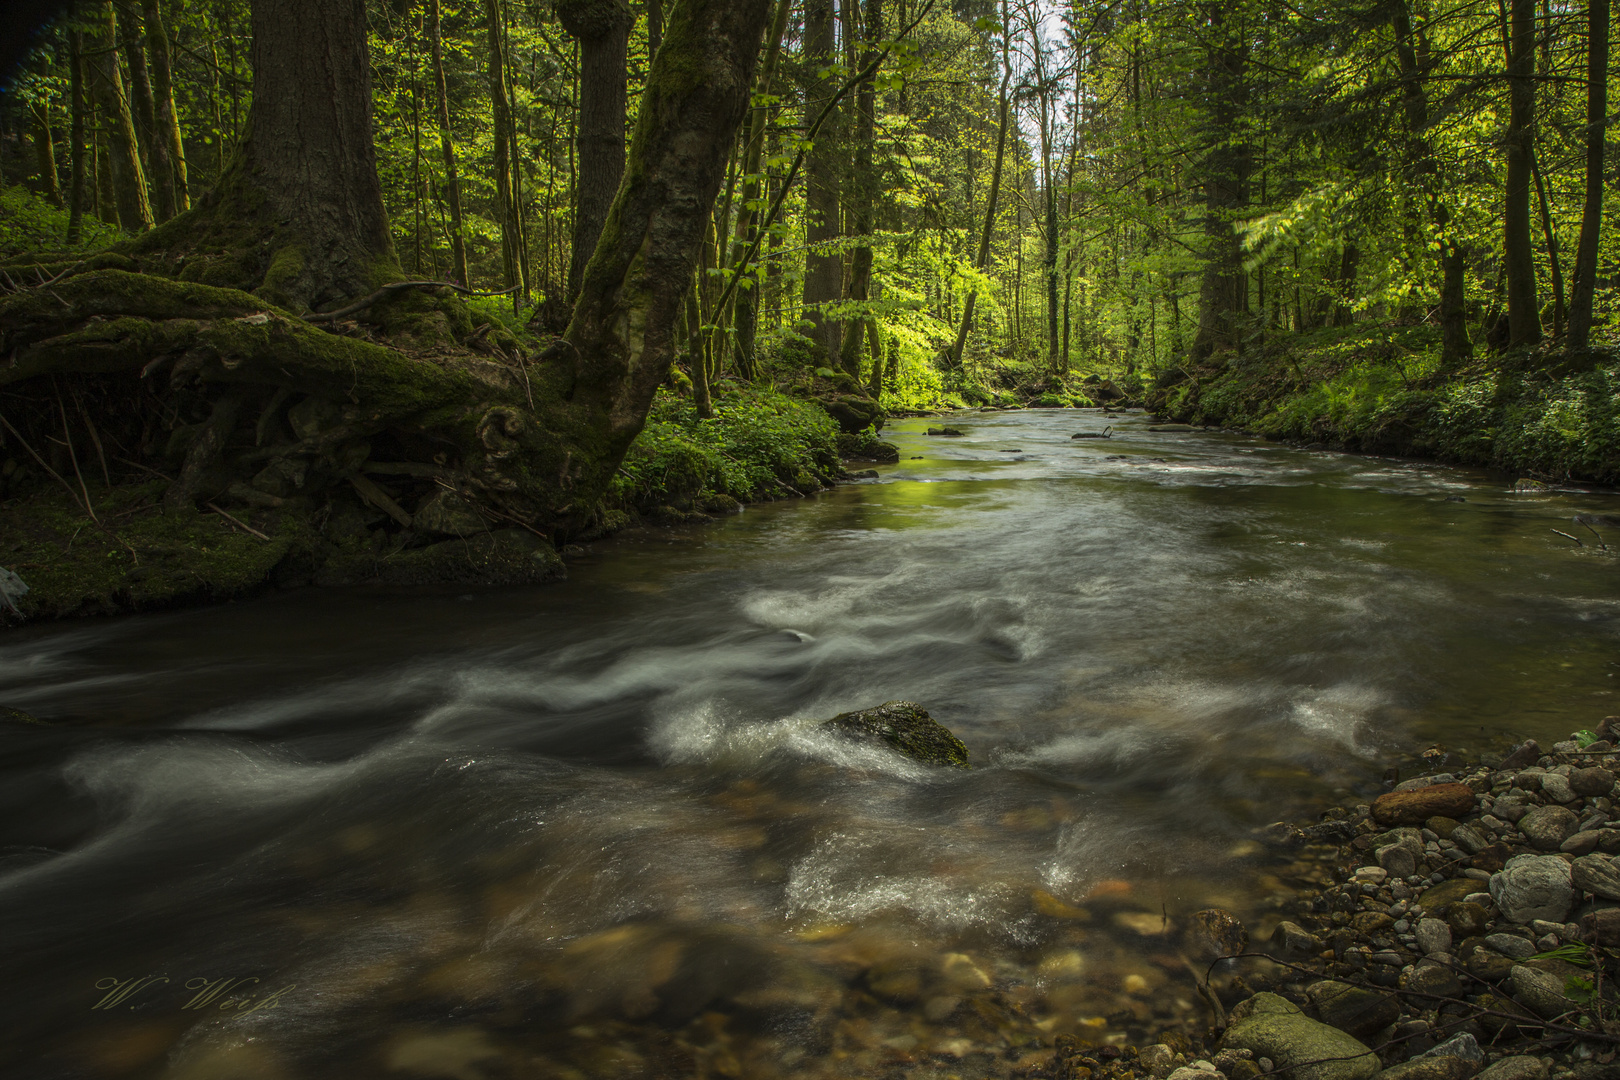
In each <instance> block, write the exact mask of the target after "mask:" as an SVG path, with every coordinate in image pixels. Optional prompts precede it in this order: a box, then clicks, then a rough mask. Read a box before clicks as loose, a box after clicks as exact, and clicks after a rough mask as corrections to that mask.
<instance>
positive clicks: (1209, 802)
mask: <svg viewBox="0 0 1620 1080" xmlns="http://www.w3.org/2000/svg"><path fill="white" fill-rule="evenodd" d="M934 422H935V423H938V421H934ZM950 422H951V423H953V424H955V425H956V426H958V427H961V428H962V429H964V430H965V431H966V432H967V435H966V437H963V438H955V439H946V438H935V437H928V436H926V435H925V434H924V429H925V427H926V426H927V424H928V421H925V420H908V421H901V422H898V423H895V424H893V425H892V426H891V428H890V429H889V431H888V432H886V436H887V437H889V438H891V439H893V441H894V442H895V443H896V444H897V445H899V447H900V449H901V455H902V460H901V462H900V463H899V464H898V465H895V466H890V467H885V468H883V469H881V470H880V472H881V473H882V476H881V477H880V478H879V479H878V480H877V481H867V482H862V483H859V484H853V485H848V486H843V487H840V488H839V489H837V490H836V491H832V492H828V493H824V494H822V495H820V496H818V497H816V498H814V499H810V500H802V501H795V502H791V503H779V504H773V505H765V506H755V507H750V508H748V510H747V511H746V512H745V513H743V514H741V515H739V516H736V517H733V518H730V519H727V520H725V521H722V522H718V523H716V524H713V525H708V526H702V527H697V528H693V529H690V530H680V531H674V532H670V531H657V532H649V533H647V534H644V535H634V536H626V537H622V538H619V539H616V540H612V541H606V542H601V543H598V544H596V545H594V547H593V549H592V550H591V551H589V552H587V553H586V554H585V555H584V556H581V557H578V558H575V559H574V560H572V564H571V566H570V578H569V580H568V581H567V582H563V583H558V584H554V585H549V586H545V587H540V588H533V589H514V590H503V591H481V592H473V593H466V592H458V591H455V590H445V591H440V592H431V591H430V592H421V591H413V592H403V591H401V592H390V591H380V590H351V591H320V590H307V591H302V592H295V593H288V594H281V595H276V596H271V597H267V598H264V599H260V600H255V601H252V602H248V603H241V604H235V605H230V606H223V607H217V608H213V609H209V610H200V611H188V612H182V613H172V614H156V615H143V616H138V617H132V618H125V619H117V620H108V621H97V622H86V623H78V624H74V623H66V624H61V625H56V626H48V627H39V628H30V629H24V630H14V631H10V632H8V635H7V636H5V637H3V638H0V703H3V704H7V705H10V706H13V707H16V708H20V709H25V710H27V711H29V712H31V713H33V714H35V715H37V716H38V717H40V718H42V719H44V720H47V721H50V722H51V724H50V726H33V725H24V724H7V725H5V726H4V727H3V728H0V736H3V739H4V742H3V744H0V745H3V747H4V751H5V753H4V756H3V758H0V777H3V781H0V845H4V846H3V848H0V945H3V949H0V987H3V989H0V1006H3V1013H0V1016H3V1021H0V1071H3V1072H4V1074H5V1075H6V1076H8V1077H81V1076H82V1077H135V1076H152V1077H158V1076H174V1077H183V1078H187V1080H200V1078H211V1077H220V1078H224V1077H268V1078H282V1077H285V1078H295V1077H329V1076H330V1077H351V1076H379V1077H382V1076H398V1077H412V1076H416V1077H433V1076H444V1077H454V1078H457V1080H480V1078H482V1080H497V1078H500V1077H509V1076H510V1077H529V1076H537V1077H551V1076H558V1077H619V1076H627V1077H628V1076H685V1075H707V1076H829V1077H834V1076H876V1075H885V1076H887V1075H897V1076H898V1075H905V1076H919V1077H920V1076H947V1075H957V1076H991V1075H996V1076H999V1075H1013V1074H1016V1073H1017V1072H1018V1070H1020V1069H1024V1068H1027V1067H1029V1066H1030V1065H1032V1064H1033V1063H1035V1062H1037V1061H1038V1060H1040V1055H1041V1054H1042V1049H1041V1043H1042V1041H1043V1040H1044V1042H1045V1044H1046V1045H1048V1046H1049V1045H1050V1040H1051V1037H1052V1036H1054V1035H1055V1034H1062V1033H1066V1032H1068V1033H1077V1034H1080V1035H1083V1036H1085V1037H1089V1038H1093V1039H1097V1040H1115V1041H1118V1040H1123V1039H1131V1040H1138V1039H1142V1038H1147V1037H1151V1036H1152V1035H1153V1034H1154V1033H1155V1032H1159V1031H1162V1030H1165V1029H1168V1028H1173V1027H1175V1026H1176V1025H1178V1024H1200V1023H1204V1022H1207V1017H1206V1014H1205V1013H1204V1012H1203V1008H1204V1006H1203V1005H1202V1003H1201V1002H1200V1000H1199V998H1198V996H1197V994H1196V993H1195V992H1194V989H1193V979H1192V976H1191V975H1190V974H1189V971H1190V970H1191V968H1190V967H1189V963H1190V962H1191V961H1193V960H1195V959H1198V958H1197V957H1195V955H1194V952H1195V950H1193V947H1192V946H1191V945H1190V944H1189V939H1188V938H1187V937H1186V936H1185V934H1184V930H1185V928H1186V927H1187V925H1188V919H1187V917H1188V915H1189V914H1191V913H1192V912H1195V911H1198V910H1200V909H1204V908H1208V907H1210V906H1220V907H1224V908H1228V909H1230V910H1231V911H1233V912H1235V913H1237V914H1238V915H1239V916H1240V917H1241V918H1243V919H1244V920H1245V922H1247V923H1248V924H1249V926H1250V928H1251V930H1253V931H1255V934H1256V937H1257V938H1261V939H1263V937H1264V933H1265V931H1266V930H1267V929H1268V928H1269V926H1270V925H1271V924H1273V923H1274V922H1275V920H1276V919H1277V918H1278V914H1277V909H1278V907H1279V906H1280V905H1281V904H1282V903H1283V902H1284V901H1285V898H1286V896H1287V894H1288V889H1289V887H1290V886H1291V885H1294V884H1299V877H1298V875H1300V874H1306V880H1308V873H1306V871H1305V870H1302V868H1301V864H1299V863H1290V862H1289V861H1288V858H1289V857H1288V856H1284V855H1278V854H1274V853H1271V852H1268V851H1267V849H1266V848H1265V847H1263V846H1262V844H1260V843H1258V842H1256V840H1255V838H1254V837H1255V834H1256V830H1257V829H1259V828H1260V827H1262V826H1264V825H1265V824H1267V823H1269V822H1272V821H1275V820H1278V819H1281V818H1291V819H1301V818H1306V817H1309V816H1310V815H1313V814H1314V813H1315V812H1317V811H1319V810H1321V809H1322V808H1323V807H1325V806H1329V805H1332V804H1338V803H1349V802H1355V801H1358V799H1359V800H1365V799H1366V798H1367V797H1369V796H1371V795H1373V794H1376V792H1377V791H1378V790H1379V783H1380V780H1381V779H1382V777H1383V774H1384V770H1385V768H1386V767H1387V766H1388V765H1389V764H1390V763H1391V762H1393V761H1397V760H1401V761H1405V762H1407V763H1408V767H1409V765H1410V762H1411V761H1412V760H1413V758H1412V755H1413V754H1414V753H1415V752H1417V751H1419V750H1422V749H1424V748H1426V747H1428V746H1430V744H1433V743H1440V744H1443V746H1444V747H1445V748H1446V749H1447V750H1448V751H1450V752H1452V753H1454V754H1463V755H1466V754H1473V753H1477V752H1484V751H1488V750H1492V749H1499V748H1501V747H1502V746H1504V745H1506V744H1507V743H1508V742H1509V740H1511V739H1516V738H1521V737H1525V736H1534V737H1536V738H1539V739H1542V740H1543V741H1546V740H1548V739H1556V738H1559V737H1562V736H1563V735H1565V734H1566V733H1567V732H1569V731H1570V730H1572V729H1575V728H1579V727H1587V726H1591V725H1592V724H1594V723H1595V722H1596V721H1597V720H1598V719H1599V718H1601V717H1602V716H1603V715H1605V714H1606V713H1608V712H1610V711H1616V712H1620V709H1616V708H1614V702H1613V700H1612V695H1613V691H1614V687H1615V681H1616V674H1617V673H1620V666H1617V665H1616V660H1617V659H1620V657H1617V654H1616V648H1615V646H1616V637H1617V633H1620V622H1617V618H1620V587H1617V581H1616V573H1615V571H1616V563H1615V562H1614V560H1613V558H1611V557H1610V556H1609V555H1607V554H1605V553H1603V552H1601V551H1599V550H1598V549H1597V547H1596V538H1594V537H1593V536H1592V535H1591V534H1590V533H1589V532H1588V531H1587V530H1585V529H1582V528H1580V527H1578V526H1576V525H1574V524H1571V523H1570V518H1571V516H1572V515H1573V514H1576V513H1583V512H1585V513H1602V512H1605V511H1609V510H1613V509H1614V503H1615V499H1614V497H1613V496H1612V495H1608V494H1602V493H1583V492H1573V491H1534V492H1514V491H1512V490H1511V489H1510V484H1509V483H1508V482H1507V481H1506V480H1504V479H1503V478H1501V477H1496V478H1491V477H1488V476H1486V475H1485V474H1483V473H1477V472H1469V471H1462V470H1455V469H1449V468H1443V467H1439V466H1433V465H1424V464H1414V463H1408V462H1398V461H1389V460H1376V459H1366V458H1360V457H1354V456H1348V455H1339V454H1331V453H1313V452H1306V451H1300V450H1293V449H1288V448H1284V447H1279V446H1274V445H1269V444H1266V443H1263V442H1260V441H1257V440H1253V439H1249V438H1244V437H1240V436H1235V435H1220V434H1201V433H1193V434H1185V433H1176V434H1173V433H1153V432H1149V431H1148V430H1147V427H1148V422H1147V421H1146V420H1145V419H1144V418H1143V417H1142V416H1141V415H1140V414H1133V415H1132V416H1130V417H1122V418H1115V419H1112V420H1111V421H1108V420H1106V419H1105V418H1103V417H1101V416H1099V415H1098V414H1096V413H1074V412H1057V411H1051V412H1024V413H984V414H979V415H968V416H963V417H959V418H953V419H952V420H951V421H950ZM1108 422H1111V423H1112V424H1113V438H1111V439H1107V440H1103V439H1093V440H1071V439H1070V438H1069V436H1070V435H1071V434H1072V433H1074V432H1076V431H1082V430H1083V431H1101V430H1102V428H1103V425H1104V424H1105V423H1108ZM1554 528H1562V529H1563V530H1564V531H1566V532H1578V533H1581V534H1582V535H1583V536H1585V537H1586V539H1587V540H1588V545H1587V546H1585V547H1580V548H1577V547H1576V546H1575V545H1574V544H1573V543H1571V542H1570V541H1569V540H1567V539H1565V538H1563V537H1561V536H1558V535H1556V534H1554V533H1553V532H1552V531H1551V530H1552V529H1554ZM1615 540H1616V541H1617V542H1620V535H1616V536H1615ZM897 698H903V699H909V700H913V701H916V702H919V703H921V704H923V705H924V706H925V707H926V708H928V709H929V710H930V711H931V712H932V713H933V715H934V716H935V717H936V718H937V719H939V720H940V721H941V722H943V723H944V724H946V725H947V726H949V727H950V728H952V729H953V730H954V731H955V732H956V733H957V734H958V735H960V736H961V738H962V739H963V741H964V742H965V743H966V744H967V746H968V747H969V750H970V752H971V755H972V759H973V761H974V766H975V767H974V768H973V769H971V770H968V771H963V770H945V769H934V768H929V767H925V766H922V765H918V764H915V763H913V762H911V761H909V760H906V759H903V758H900V757H898V756H896V755H894V754H892V753H891V752H889V751H888V750H886V749H883V748H881V747H877V746H870V745H865V744H860V743H853V742H847V741H843V740H841V739H840V738H837V737H834V736H831V735H829V734H828V733H826V732H825V731H823V730H821V729H820V728H819V727H818V726H817V721H818V720H821V719H825V718H827V717H830V716H832V715H834V714H836V713H839V712H841V711H844V710H849V709H856V708H862V707H866V706H871V705H876V704H879V703H881V702H883V701H887V700H891V699H897ZM1290 875H1294V876H1290ZM1199 962H1200V963H1201V960H1200V961H1199ZM1046 1053H1048V1054H1049V1051H1046Z"/></svg>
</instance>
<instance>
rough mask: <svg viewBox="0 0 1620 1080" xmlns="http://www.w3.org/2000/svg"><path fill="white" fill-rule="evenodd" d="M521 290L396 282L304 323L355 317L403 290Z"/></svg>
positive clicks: (483, 293) (305, 318) (447, 283)
mask: <svg viewBox="0 0 1620 1080" xmlns="http://www.w3.org/2000/svg"><path fill="white" fill-rule="evenodd" d="M519 288H520V286H517V285H514V286H512V287H511V288H510V289H502V290H500V291H499V292H474V291H473V290H472V289H469V288H467V287H466V286H464V285H457V284H456V283H455V282H453V281H395V282H391V283H390V284H387V285H384V286H383V287H382V288H380V289H378V290H377V291H376V292H374V293H372V294H371V295H370V296H364V297H361V298H360V299H359V300H356V301H355V302H354V303H352V304H349V305H347V306H345V307H340V308H338V309H337V310H336V311H317V312H314V313H312V314H309V315H305V316H304V321H305V322H331V321H332V320H333V319H341V318H342V317H343V316H345V315H353V314H354V313H355V312H357V311H364V310H365V309H366V308H368V307H370V306H371V305H372V304H375V303H376V302H377V301H379V300H381V299H383V298H384V297H385V296H387V295H388V294H389V293H395V292H399V291H400V290H401V289H454V290H456V292H459V293H466V294H467V295H468V296H505V295H506V294H507V293H511V292H516V291H517V290H518V289H519Z"/></svg>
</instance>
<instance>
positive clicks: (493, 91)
mask: <svg viewBox="0 0 1620 1080" xmlns="http://www.w3.org/2000/svg"><path fill="white" fill-rule="evenodd" d="M484 13H485V16H486V17H487V18H488V20H489V100H490V108H491V118H492V120H493V127H494V129H495V130H494V139H495V221H496V222H497V223H498V224H499V225H500V229H501V270H502V275H503V277H502V281H501V284H502V285H503V286H505V287H506V288H508V289H510V288H511V287H512V286H514V285H517V284H519V281H518V278H519V273H518V258H517V240H518V238H517V223H516V222H515V221H514V220H513V214H512V166H511V162H510V160H509V158H508V156H507V153H508V150H509V148H510V146H509V144H510V133H509V132H508V130H507V129H508V127H509V126H510V124H511V110H510V108H509V106H508V103H507V99H506V50H505V49H504V48H503V47H502V46H503V43H502V40H501V2H500V0H485V3H484Z"/></svg>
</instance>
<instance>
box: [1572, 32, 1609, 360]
mask: <svg viewBox="0 0 1620 1080" xmlns="http://www.w3.org/2000/svg"><path fill="white" fill-rule="evenodd" d="M1608 111H1609V0H1587V5H1586V202H1585V205H1584V206H1583V207H1582V210H1581V238H1580V242H1579V244H1578V245H1577V247H1576V249H1575V280H1574V283H1573V285H1572V286H1571V288H1570V297H1569V348H1570V351H1571V352H1580V351H1584V350H1585V349H1586V348H1587V347H1588V346H1589V345H1590V343H1591V338H1592V301H1593V297H1594V295H1595V294H1596V292H1597V260H1598V237H1599V230H1600V226H1601V224H1602V220H1603V158H1604V155H1605V154H1606V152H1607V150H1608V145H1607V144H1608V139H1607V138H1606V136H1605V133H1604V125H1606V124H1607V123H1608Z"/></svg>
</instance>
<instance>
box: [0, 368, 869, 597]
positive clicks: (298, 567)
mask: <svg viewBox="0 0 1620 1080" xmlns="http://www.w3.org/2000/svg"><path fill="white" fill-rule="evenodd" d="M714 411H715V415H714V417H713V418H712V419H709V420H701V419H699V417H698V415H697V413H696V410H695V408H694V407H693V405H692V403H691V402H690V400H688V399H686V398H683V397H680V396H677V395H675V394H670V393H661V394H660V396H659V398H658V400H657V401H656V402H655V404H654V407H653V411H652V414H651V415H650V417H649V419H648V423H647V426H646V428H645V429H644V430H643V432H642V434H641V436H640V437H639V438H638V439H637V440H636V442H635V443H634V444H633V445H632V447H631V450H630V452H629V454H628V455H627V456H626V459H625V461H624V463H623V464H622V465H621V466H620V468H619V472H618V475H617V476H616V477H615V479H614V482H613V484H612V486H611V488H610V490H609V492H608V494H607V497H606V498H605V499H604V500H603V502H602V504H601V507H600V509H599V511H598V515H597V519H596V522H595V524H594V525H592V526H591V527H590V528H589V529H588V530H587V531H586V532H585V533H583V534H582V535H580V536H577V537H567V538H562V539H563V543H562V545H561V546H563V549H564V550H563V551H562V552H559V551H558V550H557V547H556V546H554V544H553V538H552V537H549V536H546V535H542V534H540V533H537V532H535V531H534V530H532V529H527V528H523V527H518V523H516V522H513V521H503V520H499V519H496V518H492V517H490V516H489V515H488V514H487V513H480V512H479V510H478V509H477V508H476V507H473V506H471V505H456V504H455V503H454V501H453V500H452V499H451V498H448V497H446V496H445V495H444V494H443V493H441V492H439V491H437V490H436V489H430V490H429V493H428V494H427V495H426V496H425V497H422V498H419V499H412V498H411V497H410V495H409V494H408V493H407V492H406V491H405V490H404V489H403V488H402V487H401V482H404V484H406V485H407V486H409V485H410V484H412V483H413V481H415V482H417V483H419V482H420V478H418V477H415V476H414V474H396V473H395V472H392V471H390V469H389V466H388V465H387V464H386V463H374V462H369V461H367V462H361V463H358V464H357V466H356V468H355V469H354V470H353V475H352V476H351V477H349V478H348V479H347V482H344V481H345V478H344V477H341V476H340V477H325V478H319V479H321V480H322V481H323V482H322V483H320V484H316V483H315V482H314V481H315V480H316V479H317V478H315V477H310V478H308V480H307V482H306V485H298V486H291V487H289V489H288V490H287V491H286V492H285V493H284V495H283V496H269V495H264V494H263V493H258V492H249V493H245V494H246V496H249V497H250V496H254V495H258V496H260V497H259V498H258V499H257V500H256V501H254V502H244V501H243V499H241V498H237V499H227V498H226V497H225V496H221V497H220V502H225V503H226V504H227V506H228V508H227V507H222V506H220V505H219V504H218V503H214V502H210V503H208V504H207V505H206V506H205V507H204V508H202V509H200V510H196V511H191V510H174V509H172V508H165V507H163V505H162V500H163V495H164V492H165V491H166V490H167V488H168V486H169V484H170V482H171V481H170V478H169V477H168V476H165V475H163V474H160V473H157V472H156V471H154V470H152V469H150V468H137V469H136V471H134V472H131V471H130V469H129V468H123V469H122V472H115V471H108V472H107V473H105V474H100V475H98V473H97V472H96V471H90V472H89V473H88V474H86V473H85V472H84V470H83V469H81V470H78V471H77V472H75V471H74V467H76V466H77V465H78V464H79V463H78V462H77V461H76V460H75V461H73V462H72V463H71V464H69V463H59V464H60V466H61V467H60V469H58V470H57V471H58V474H59V475H60V474H61V473H62V472H66V473H67V475H69V476H74V477H75V479H77V480H78V483H79V491H78V492H77V493H75V492H73V491H71V490H68V489H67V487H66V486H64V485H60V484H52V483H46V482H44V478H43V475H34V476H32V477H30V476H29V475H28V474H27V470H26V468H25V464H24V461H23V455H22V454H21V453H20V452H17V453H15V454H13V455H12V457H9V458H7V459H6V464H7V466H8V468H7V470H6V473H5V478H6V480H7V481H8V483H7V485H6V487H7V488H9V489H10V491H11V492H14V493H15V494H13V496H12V497H11V498H8V499H6V500H4V501H0V534H4V536H5V537H6V539H5V541H4V542H3V543H0V567H4V568H6V569H7V570H10V571H11V572H12V573H14V574H16V575H17V576H18V578H20V580H21V581H22V582H23V584H24V585H25V586H26V589H27V591H26V593H23V594H22V595H19V596H17V597H15V598H14V603H15V609H14V610H9V611H8V610H7V609H6V605H5V604H4V603H0V625H5V624H6V623H8V622H10V623H17V622H24V621H28V622H38V621H41V620H49V619H56V618H66V617H72V616H84V615H108V614H116V613H122V612H131V611H146V610H153V609H159V608H167V607H176V606H187V605H194V604H200V603H212V602H219V601H225V600H232V599H238V598H242V597H246V596H251V595H255V594H257V593H260V592H263V591H266V590H269V589H285V588H299V587H304V586H307V585H320V586H341V585H357V584H390V585H429V584H463V585H522V584H535V583H539V582H542V581H547V580H551V579H553V578H556V577H559V576H562V575H563V574H564V573H565V572H566V571H565V567H564V560H563V558H562V556H563V555H564V554H566V553H567V552H568V551H569V547H568V546H567V545H569V544H577V543H588V542H590V541H593V540H596V539H600V538H602V537H604V536H608V535H612V534H614V533H617V532H619V531H622V530H623V529H626V528H629V527H631V526H633V525H636V524H639V523H642V522H646V523H649V524H660V525H669V524H680V523H686V522H696V521H702V520H708V519H711V518H713V517H716V516H724V515H726V514H730V513H735V512H737V511H738V510H739V509H740V508H741V506H742V505H743V504H744V503H753V502H763V501H772V500H777V499H784V498H796V497H800V496H803V495H807V494H810V493H813V492H816V491H820V490H823V489H825V488H826V487H828V486H830V485H831V484H833V483H835V482H837V481H838V480H839V479H841V478H844V477H846V476H847V475H848V474H847V472H846V470H845V469H844V467H843V461H844V460H846V459H847V460H850V461H856V462H859V461H870V460H886V459H885V458H884V457H883V454H884V453H885V451H884V450H883V448H882V444H880V443H879V442H877V440H876V439H875V437H873V436H871V435H870V434H868V435H864V436H863V435H857V436H849V435H844V434H842V433H841V432H840V431H839V428H838V425H837V423H836V422H835V421H834V420H832V418H831V417H830V416H829V415H828V414H827V412H826V411H825V410H824V409H823V408H822V407H820V406H819V405H818V404H816V403H815V401H813V400H803V399H800V398H795V397H790V396H788V395H785V394H780V393H776V392H774V391H770V390H757V389H752V388H743V387H740V386H737V385H735V384H724V386H723V388H717V393H716V398H715V410H714ZM874 455H877V456H875V457H874ZM59 456H65V455H59ZM84 468H85V469H92V466H90V464H89V463H88V462H87V463H85V466H84ZM37 471H38V470H35V472H36V473H37ZM300 479H303V478H300ZM428 479H429V481H431V477H429V478H428ZM98 480H104V481H105V482H98ZM306 486H307V491H306V490H305V488H306ZM5 489H6V488H0V490H5ZM238 494H243V493H238ZM453 494H454V493H453V492H452V493H451V495H452V496H453ZM402 503H403V504H405V505H403V506H402V505H401V504H402ZM86 506H88V507H90V509H91V511H92V513H88V514H87V513H86V511H85V507H86ZM407 507H408V508H407ZM575 550H577V549H575ZM8 591H10V592H15V591H16V589H15V586H12V587H11V588H10V589H9V590H8Z"/></svg>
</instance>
